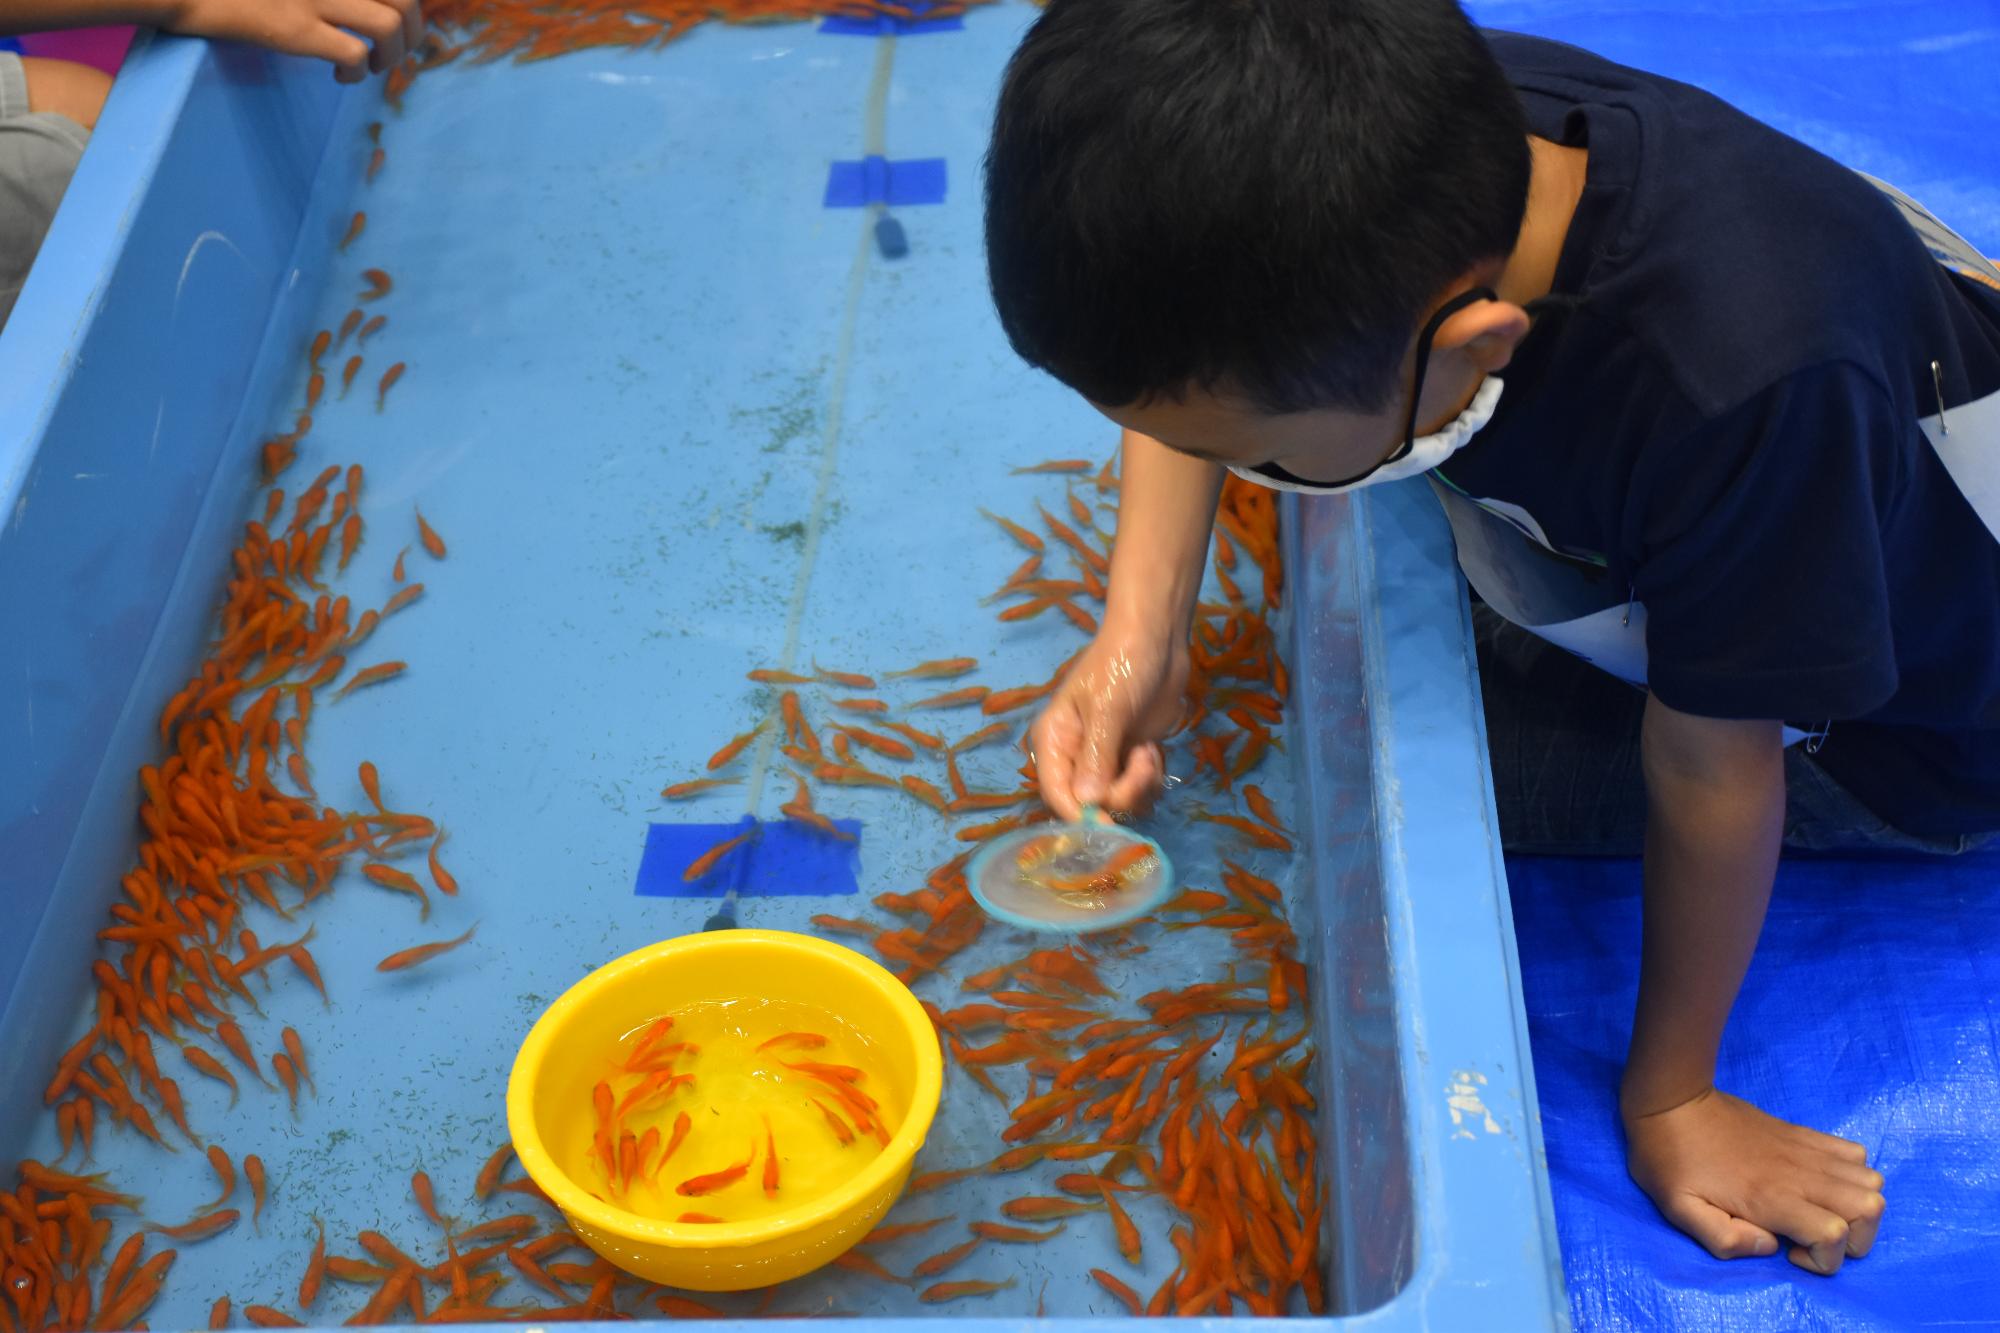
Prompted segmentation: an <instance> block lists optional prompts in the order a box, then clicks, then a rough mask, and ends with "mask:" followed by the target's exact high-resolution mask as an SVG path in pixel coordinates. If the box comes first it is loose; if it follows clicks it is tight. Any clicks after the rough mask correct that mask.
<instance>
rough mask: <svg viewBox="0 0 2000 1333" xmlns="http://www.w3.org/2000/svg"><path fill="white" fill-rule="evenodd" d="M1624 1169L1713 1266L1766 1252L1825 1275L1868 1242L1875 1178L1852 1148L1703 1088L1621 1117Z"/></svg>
mask: <svg viewBox="0 0 2000 1333" xmlns="http://www.w3.org/2000/svg"><path fill="white" fill-rule="evenodd" d="M1625 1140H1626V1166H1627V1169H1628V1170H1630V1171H1631V1173H1632V1179H1633V1180H1634V1181H1636V1182H1637V1183H1638V1185H1639V1188H1640V1189H1643V1190H1644V1191H1646V1193H1647V1194H1648V1195H1649V1196H1650V1197H1651V1198H1652V1200H1653V1202H1654V1204H1656V1205H1657V1206H1658V1207H1659V1210H1660V1212H1661V1213H1662V1214H1663V1215H1665V1217H1666V1219H1667V1220H1668V1221H1669V1222H1672V1223H1673V1224H1674V1225H1675V1226H1677V1227H1679V1228H1680V1229H1681V1230H1682V1231H1685V1232H1687V1234H1688V1235H1690V1236H1692V1237H1694V1238H1695V1240H1697V1241H1699V1242H1700V1243H1701V1245H1702V1246H1703V1247H1704V1248H1705V1249H1707V1250H1708V1252H1709V1253H1710V1254H1712V1255H1714V1256H1715V1257H1716V1258H1718V1259H1739V1258H1743V1257H1745V1256H1748V1255H1766V1254H1775V1253H1777V1250H1778V1244H1779V1238H1780V1237H1784V1238H1786V1239H1787V1240H1790V1241H1792V1242H1793V1244H1792V1246H1791V1249H1790V1251H1789V1257H1790V1258H1791V1261H1792V1262H1793V1263H1795V1264H1797V1265H1798V1266H1799V1267H1800V1268H1803V1269H1805V1270H1807V1271H1808V1272H1812V1273H1819V1274H1823V1275H1826V1276H1831V1275H1832V1274H1834V1273H1836V1272H1838V1271H1839V1269H1840V1265H1841V1264H1842V1262H1843V1261H1845V1260H1847V1259H1858V1258H1860V1257H1861V1256H1862V1255H1864V1254H1866V1253H1868V1250H1869V1247H1870V1246H1872V1245H1873V1244H1874V1243H1875V1229H1876V1227H1877V1226H1878V1225H1879V1224H1880V1222H1881V1219H1882V1209H1883V1207H1884V1200H1883V1198H1882V1192H1881V1191H1882V1175H1881V1173H1880V1172H1878V1171H1875V1170H1872V1169H1871V1168H1870V1167H1869V1165H1868V1152H1867V1150H1866V1149H1865V1148H1863V1147H1862V1146H1861V1145H1860V1144H1858V1143H1854V1142H1851V1141H1849V1140H1847V1139H1842V1138H1835V1137H1834V1136H1833V1135H1831V1134H1822V1133H1820V1132H1819V1131H1817V1130H1812V1129H1807V1128H1805V1127H1804V1126H1802V1125H1793V1124H1788V1123H1787V1122H1785V1121H1783V1120H1780V1119H1778V1118H1777V1117H1776V1116H1771V1115H1766V1114H1765V1113H1764V1112H1762V1111H1760V1110H1758V1109H1757V1108H1756V1107H1754V1106H1752V1105H1750V1103H1748V1102H1746V1101H1743V1100H1741V1099H1740V1098H1736V1097H1732V1096H1730V1095H1729V1094H1728V1093H1726V1092H1718V1091H1716V1090H1714V1089H1713V1088H1710V1089H1708V1090H1706V1091H1704V1092H1702V1093H1700V1094H1698V1095H1697V1096H1695V1097H1692V1098H1690V1099H1688V1100H1687V1101H1685V1102H1682V1103H1681V1104H1680V1105H1678V1106H1674V1107H1671V1108H1669V1109H1667V1110H1664V1111H1657V1112H1654V1113H1652V1114H1650V1115H1639V1116H1633V1115H1628V1116H1627V1117H1626V1119H1625Z"/></svg>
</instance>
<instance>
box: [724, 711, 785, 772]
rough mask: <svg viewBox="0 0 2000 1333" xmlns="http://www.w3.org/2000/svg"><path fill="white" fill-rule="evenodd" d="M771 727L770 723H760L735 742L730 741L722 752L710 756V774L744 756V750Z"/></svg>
mask: <svg viewBox="0 0 2000 1333" xmlns="http://www.w3.org/2000/svg"><path fill="white" fill-rule="evenodd" d="M770 725H771V724H770V722H769V721H764V722H759V723H758V724H757V725H756V726H754V727H752V728H750V730H748V731H746V732H744V733H743V734H742V735H740V736H738V737H737V738H736V739H735V740H732V741H730V742H729V744H727V745H725V746H723V747H722V748H721V749H720V750H717V751H716V752H715V753H714V754H712V755H710V756H709V757H708V770H709V772H711V773H713V772H714V771H715V770H716V769H718V768H721V767H722V766H723V765H724V764H726V763H728V762H729V761H730V760H732V759H734V758H735V757H736V756H737V755H739V754H742V753H743V751H744V749H745V748H746V747H747V746H748V745H749V744H750V742H751V741H754V740H756V739H757V738H758V737H759V736H761V735H763V734H764V728H766V727H768V726H770Z"/></svg>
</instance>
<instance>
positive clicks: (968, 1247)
mask: <svg viewBox="0 0 2000 1333" xmlns="http://www.w3.org/2000/svg"><path fill="white" fill-rule="evenodd" d="M983 1244H985V1239H984V1238H983V1237H980V1236H974V1237H973V1238H972V1239H971V1240H968V1241H966V1242H965V1243H964V1244H962V1245H954V1246H952V1247H951V1248H950V1249H948V1250H942V1251H940V1252H939V1253H937V1254H934V1255H932V1256H931V1257H930V1258H928V1259H926V1260H924V1261H923V1262H922V1263H920V1264H918V1265H917V1266H916V1268H915V1269H913V1270H912V1271H911V1273H910V1276H912V1277H936V1276H937V1275H938V1274H940V1273H943V1272H946V1271H948V1270H950V1269H952V1268H955V1267H957V1266H958V1265H959V1264H960V1263H963V1262H964V1261H965V1259H966V1257H967V1256H968V1255H970V1254H971V1253H972V1252H973V1251H974V1250H976V1249H978V1248H979V1247H980V1246H981V1245H983Z"/></svg>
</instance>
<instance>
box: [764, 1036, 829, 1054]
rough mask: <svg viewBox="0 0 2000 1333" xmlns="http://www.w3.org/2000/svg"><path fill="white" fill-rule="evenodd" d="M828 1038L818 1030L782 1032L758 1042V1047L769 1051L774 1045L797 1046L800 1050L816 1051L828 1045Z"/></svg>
mask: <svg viewBox="0 0 2000 1333" xmlns="http://www.w3.org/2000/svg"><path fill="white" fill-rule="evenodd" d="M826 1042H827V1039H826V1038H825V1037H823V1036H821V1035H820V1034H819V1033H817V1032H780V1033H779V1034H778V1035H777V1036H775V1037H771V1038H768V1039H767V1040H764V1041H760V1042H758V1043H757V1049H758V1050H760V1051H768V1050H770V1049H771V1048H772V1047H773V1046H796V1047H798V1048H799V1049H800V1050H805V1051H816V1050H818V1049H819V1048H820V1047H822V1046H824V1045H826Z"/></svg>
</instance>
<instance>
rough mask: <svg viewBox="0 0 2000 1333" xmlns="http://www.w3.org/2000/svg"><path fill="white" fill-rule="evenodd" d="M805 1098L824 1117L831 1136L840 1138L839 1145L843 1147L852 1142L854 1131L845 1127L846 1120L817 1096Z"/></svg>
mask: <svg viewBox="0 0 2000 1333" xmlns="http://www.w3.org/2000/svg"><path fill="white" fill-rule="evenodd" d="M806 1100H807V1101H809V1102H811V1103H812V1104H813V1105H814V1106H816V1107H818V1108H819V1113H820V1114H821V1115H823V1116H825V1117H826V1123H827V1127H828V1128H830V1129H831V1130H832V1131H833V1136H834V1137H835V1138H836V1139H839V1140H840V1146H841V1147H843V1148H845V1147H846V1146H847V1145H849V1144H850V1143H853V1142H854V1131H853V1130H851V1129H849V1128H848V1127H847V1122H846V1121H845V1120H842V1119H841V1118H840V1116H839V1115H838V1114H837V1113H836V1112H835V1111H834V1110H833V1109H832V1108H831V1107H829V1106H828V1105H827V1104H826V1103H825V1102H823V1101H821V1100H820V1099H819V1098H817V1097H808V1098H806Z"/></svg>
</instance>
